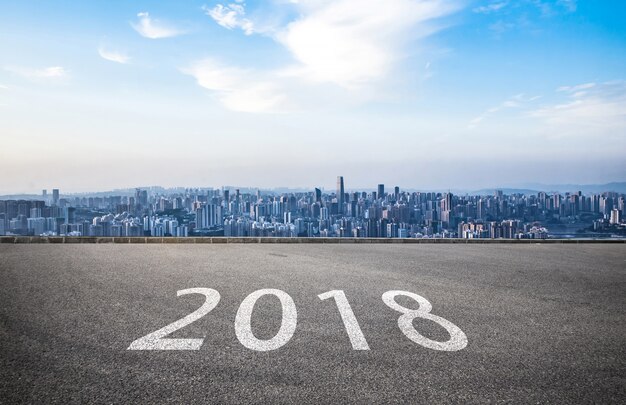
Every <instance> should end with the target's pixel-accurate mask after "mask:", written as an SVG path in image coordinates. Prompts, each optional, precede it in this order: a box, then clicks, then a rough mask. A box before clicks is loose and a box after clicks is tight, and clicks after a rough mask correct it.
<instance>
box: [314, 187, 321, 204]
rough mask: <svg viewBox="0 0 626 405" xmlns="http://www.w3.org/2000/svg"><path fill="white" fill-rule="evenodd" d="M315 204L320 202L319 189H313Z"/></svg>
mask: <svg viewBox="0 0 626 405" xmlns="http://www.w3.org/2000/svg"><path fill="white" fill-rule="evenodd" d="M315 202H318V203H321V202H322V190H320V189H319V188H316V189H315Z"/></svg>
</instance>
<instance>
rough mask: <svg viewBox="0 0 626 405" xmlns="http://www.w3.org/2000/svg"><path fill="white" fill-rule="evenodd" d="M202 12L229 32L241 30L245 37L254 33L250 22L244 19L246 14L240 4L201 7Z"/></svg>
mask: <svg viewBox="0 0 626 405" xmlns="http://www.w3.org/2000/svg"><path fill="white" fill-rule="evenodd" d="M202 10H204V12H205V13H206V15H208V16H209V17H211V18H212V19H213V20H215V22H216V23H218V24H219V25H221V26H222V27H224V28H228V29H229V30H232V29H233V28H241V29H242V30H243V32H244V33H245V34H246V35H252V34H253V33H254V32H256V31H255V27H254V24H253V23H252V21H250V20H249V19H247V18H245V17H244V16H245V15H246V12H245V9H244V6H243V5H242V4H238V3H230V4H227V5H222V4H218V5H216V6H215V7H213V8H209V7H206V6H203V7H202Z"/></svg>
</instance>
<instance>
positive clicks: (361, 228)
mask: <svg viewBox="0 0 626 405" xmlns="http://www.w3.org/2000/svg"><path fill="white" fill-rule="evenodd" d="M120 191H123V190H120ZM128 191H130V190H127V191H125V192H123V193H119V192H118V193H117V194H116V193H115V192H110V193H102V194H98V193H96V194H91V195H90V194H81V195H72V194H65V195H64V194H62V193H61V191H60V190H59V189H57V188H55V189H52V190H51V193H48V190H47V189H44V190H43V191H42V194H41V195H40V196H39V197H35V198H25V199H6V198H5V199H1V198H0V235H10V236H12V235H25V236H57V235H61V236H91V237H94V236H95V237H142V236H151V237H154V236H156V237H189V236H226V237H232V236H235V237H309V238H311V237H322V238H329V237H330V238H333V237H339V238H346V237H353V238H403V239H406V238H462V239H475V238H478V239H485V238H489V239H500V238H505V239H546V238H590V237H591V238H617V237H620V238H623V237H624V235H626V222H625V221H624V218H626V203H625V201H626V200H625V197H626V192H617V191H615V190H613V191H611V190H605V191H601V192H589V190H587V191H586V192H583V191H581V190H578V191H572V192H566V193H564V194H562V193H560V192H544V191H538V192H524V191H514V190H513V191H510V192H509V191H505V190H494V191H493V192H483V193H479V194H473V195H471V194H465V195H457V194H454V193H452V192H450V191H448V192H443V193H442V192H423V191H409V190H403V189H402V188H401V187H399V186H392V187H385V184H384V183H379V184H377V185H376V188H375V189H371V191H365V190H360V191H358V190H347V189H346V187H345V183H344V177H343V176H337V177H336V188H335V190H334V191H332V190H331V191H329V192H326V191H324V190H323V189H321V188H314V189H310V190H303V191H293V192H289V191H284V190H283V191H272V190H261V189H256V190H254V189H249V188H248V189H243V190H241V189H239V188H228V187H222V188H218V189H214V188H212V187H209V188H176V189H162V188H151V189H142V188H136V189H134V190H132V191H131V192H128Z"/></svg>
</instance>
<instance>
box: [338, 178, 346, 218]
mask: <svg viewBox="0 0 626 405" xmlns="http://www.w3.org/2000/svg"><path fill="white" fill-rule="evenodd" d="M344 198H345V191H344V188H343V176H337V205H338V207H337V208H338V209H337V212H338V213H339V214H343V203H344Z"/></svg>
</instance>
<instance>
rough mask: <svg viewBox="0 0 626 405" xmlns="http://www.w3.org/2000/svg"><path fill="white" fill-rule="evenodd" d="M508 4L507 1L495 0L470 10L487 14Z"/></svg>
mask: <svg viewBox="0 0 626 405" xmlns="http://www.w3.org/2000/svg"><path fill="white" fill-rule="evenodd" d="M508 4H509V2H508V1H501V2H495V3H490V4H487V5H486V6H480V7H476V8H474V9H473V10H472V11H474V12H475V13H479V14H489V13H493V12H495V11H498V10H500V9H502V8H504V7H506V6H507V5H508Z"/></svg>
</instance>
